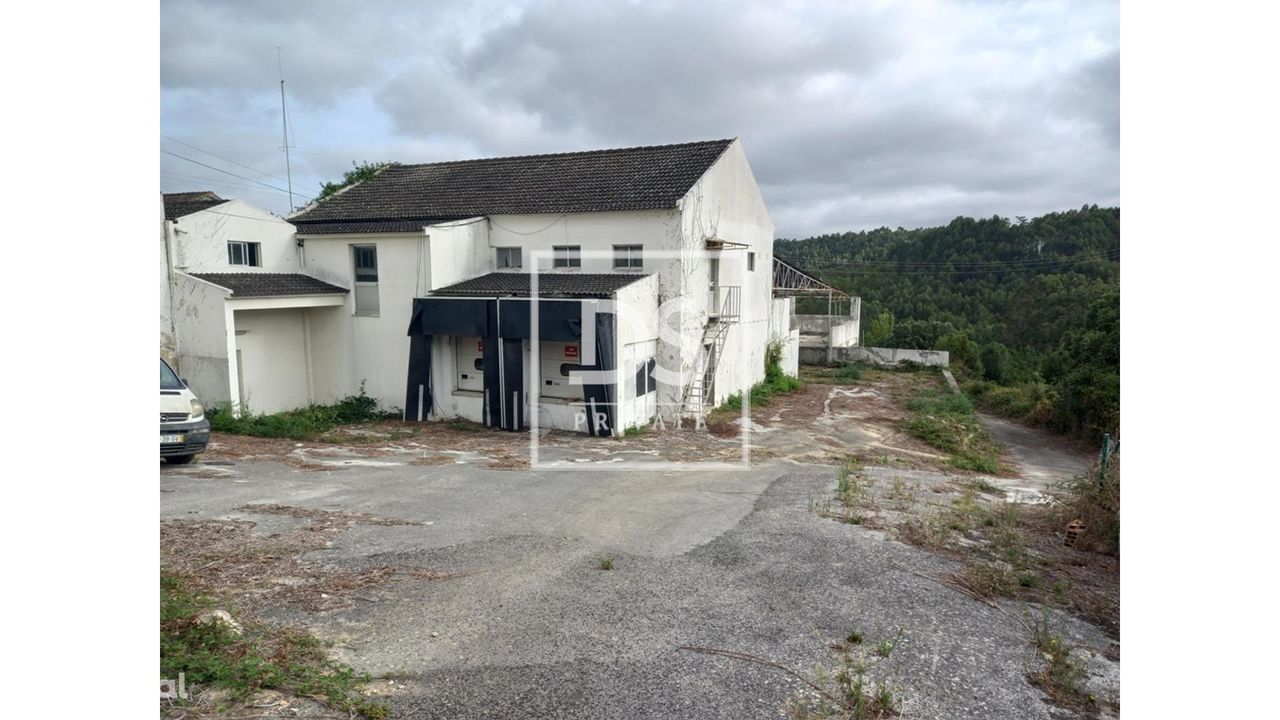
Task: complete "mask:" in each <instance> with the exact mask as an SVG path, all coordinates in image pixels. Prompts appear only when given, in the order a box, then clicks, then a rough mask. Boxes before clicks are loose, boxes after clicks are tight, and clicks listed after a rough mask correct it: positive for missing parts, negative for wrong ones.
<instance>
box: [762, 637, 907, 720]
mask: <svg viewBox="0 0 1280 720" xmlns="http://www.w3.org/2000/svg"><path fill="white" fill-rule="evenodd" d="M902 636H903V632H902V631H901V630H899V631H898V633H897V634H896V635H895V636H894V637H892V638H881V639H880V640H878V641H877V642H875V643H874V645H873V646H871V647H870V648H868V647H867V645H866V643H865V638H864V636H863V635H862V633H860V632H857V631H854V632H851V633H849V635H848V636H847V637H846V638H845V640H844V641H842V642H841V641H836V642H832V643H830V644H829V645H828V650H827V651H828V655H829V660H828V662H827V663H825V664H819V665H818V666H817V668H816V669H815V671H814V675H815V677H816V680H815V681H814V682H813V683H811V684H810V690H801V691H797V692H796V693H794V694H792V696H791V697H789V698H787V701H786V704H785V706H784V709H785V711H786V714H787V717H788V718H790V720H824V719H827V718H841V719H843V720H864V719H865V718H882V717H889V716H892V715H896V714H897V713H898V707H899V700H898V697H897V694H896V693H895V691H894V687H893V684H892V673H891V672H889V671H888V670H885V669H881V668H880V666H881V665H882V664H883V663H885V662H887V661H888V660H889V658H890V656H891V655H892V653H893V650H894V648H895V647H897V645H898V643H899V642H900V640H901V638H902Z"/></svg>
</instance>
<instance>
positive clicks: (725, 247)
mask: <svg viewBox="0 0 1280 720" xmlns="http://www.w3.org/2000/svg"><path fill="white" fill-rule="evenodd" d="M215 211H221V212H222V213H223V215H224V216H226V215H240V214H244V215H253V214H254V213H251V212H249V211H248V210H247V209H243V208H239V209H236V210H235V211H234V212H232V211H231V210H230V209H226V208H225V206H223V205H216V206H213V207H210V208H206V209H203V210H198V211H196V212H195V213H192V214H188V215H183V216H180V217H177V218H174V219H172V220H167V221H166V238H167V239H166V243H167V245H166V247H168V246H169V245H172V244H176V245H179V246H180V245H182V244H183V243H189V242H192V241H193V240H192V237H193V236H194V235H195V234H196V232H195V230H194V228H195V227H196V226H197V225H200V226H203V225H204V224H205V223H207V222H208V221H209V220H210V219H211V218H203V217H201V216H202V215H204V214H208V213H212V212H215ZM257 214H261V215H265V213H261V211H257ZM231 219H234V218H225V219H224V220H223V229H222V230H220V231H218V232H210V233H204V234H202V235H201V237H208V238H210V239H209V240H208V242H209V243H210V247H209V249H208V250H207V254H208V259H209V262H208V263H205V262H203V260H201V261H200V262H196V261H195V260H194V258H195V257H197V255H198V256H199V257H201V258H203V257H204V254H197V253H195V252H194V251H190V252H189V254H188V256H186V258H185V262H186V264H182V263H178V262H173V261H170V263H169V272H170V274H171V275H175V276H176V277H177V280H176V281H175V282H170V283H169V285H170V286H171V287H172V288H173V292H174V294H175V297H178V296H181V299H179V300H175V301H173V304H174V307H175V308H179V310H178V311H176V312H172V313H170V314H171V317H172V318H173V323H174V325H175V326H182V325H184V324H188V323H189V322H191V320H190V318H191V317H192V315H193V313H192V312H191V309H195V308H197V307H198V309H199V314H200V317H201V320H200V321H199V323H197V324H200V325H201V326H202V329H201V330H200V332H198V333H195V334H196V335H200V336H201V338H200V344H201V347H202V348H203V347H204V346H205V345H213V344H216V343H215V342H214V341H215V339H216V337H215V336H216V335H217V334H218V333H219V332H222V333H223V348H224V349H223V350H222V351H221V352H220V353H216V352H215V353H209V354H208V356H210V357H212V358H214V359H215V360H217V361H218V362H220V363H221V365H220V366H219V368H218V369H219V370H221V368H223V367H225V370H221V373H222V374H221V375H219V374H218V372H217V371H214V370H211V369H210V370H209V371H208V372H206V368H205V367H204V365H203V364H202V363H203V360H201V359H197V360H195V361H194V365H195V366H200V368H201V369H200V370H198V371H197V370H193V369H190V368H191V367H192V363H188V362H187V359H188V358H204V357H205V355H204V354H200V353H196V354H194V355H193V354H192V353H186V352H185V351H184V349H183V345H184V343H183V332H182V331H181V330H179V331H178V332H177V333H176V334H177V336H178V340H179V342H178V343H177V345H178V349H177V357H178V363H179V365H180V372H181V373H183V374H184V375H186V376H187V377H188V378H189V379H191V380H192V384H193V386H194V387H195V388H196V389H197V392H200V393H201V394H203V395H207V396H208V397H209V398H211V399H213V400H215V401H216V400H218V399H223V398H225V399H226V400H228V401H229V402H231V403H232V404H237V403H244V404H246V405H247V406H248V407H249V408H250V409H251V410H252V411H254V412H267V411H272V410H274V409H280V408H283V407H285V406H297V405H300V404H306V403H307V402H328V401H331V400H334V399H337V398H340V397H342V396H345V395H349V394H353V393H356V392H359V391H360V390H361V389H363V390H364V391H365V392H367V393H368V394H369V395H370V396H372V397H374V398H376V399H377V400H379V401H380V402H381V403H383V404H384V405H386V406H389V407H400V408H403V410H404V414H405V418H406V419H407V420H424V421H425V420H433V419H443V418H458V417H461V418H465V419H470V420H474V421H477V422H483V423H485V424H487V425H491V426H498V427H503V428H507V429H522V428H525V427H528V426H529V425H530V423H531V420H534V419H535V418H536V421H537V423H538V425H539V426H540V427H544V428H545V427H555V428H563V429H569V430H579V431H584V432H591V433H592V434H619V433H621V432H623V431H624V430H625V429H626V428H628V427H632V426H635V425H642V424H645V423H648V422H650V421H651V420H653V418H655V417H657V416H661V417H663V418H664V419H665V420H668V421H674V420H675V419H676V418H678V417H685V418H688V417H698V416H701V415H702V414H703V413H705V412H706V410H708V409H709V408H710V407H713V406H715V405H717V404H720V403H722V402H723V401H724V400H725V399H726V398H727V397H728V396H729V395H731V394H734V393H738V392H743V391H744V390H746V389H748V388H749V387H750V386H751V385H752V384H754V383H756V382H759V381H760V380H761V379H763V377H764V366H765V353H766V350H767V348H768V347H769V345H770V344H771V343H774V344H777V345H778V346H779V347H781V348H782V364H783V367H784V369H785V370H786V371H787V372H790V373H795V372H796V370H797V362H798V352H799V341H800V333H799V329H798V327H796V326H795V319H794V298H792V297H775V292H774V290H775V288H774V277H775V275H776V274H777V273H776V272H775V266H774V260H773V224H772V222H771V220H770V219H769V214H768V210H767V208H766V207H765V204H764V200H763V198H762V197H761V194H760V190H759V188H758V186H757V185H756V182H755V178H754V176H753V175H752V173H751V168H750V166H749V164H748V162H747V158H746V155H745V153H744V152H743V149H742V145H741V143H740V142H739V141H737V140H717V141H709V142H697V143H686V144H679V145H665V146H655V147H638V148H624V149H614V150H597V151H589V152H575V153H561V154H553V155H535V156H522V157H510V158H493V159H482V160H468V161H459V162H444V163H431V164H418V165H400V164H395V165H390V166H388V167H387V168H386V169H384V170H383V171H382V172H381V173H379V174H378V175H376V176H375V177H373V178H371V179H369V180H366V181H364V182H362V183H359V184H357V185H354V186H352V187H349V188H347V189H346V190H344V191H342V192H340V193H339V194H337V195H335V196H333V197H330V198H328V199H326V200H325V201H323V202H320V203H317V204H315V205H313V206H311V207H309V208H307V209H304V210H303V211H301V212H299V213H297V214H295V215H294V216H292V217H290V218H289V222H290V223H292V226H293V227H292V228H290V232H285V231H284V230H283V229H281V230H280V232H279V236H278V237H277V235H276V230H275V229H274V228H273V225H272V224H271V223H260V224H261V225H264V226H265V227H263V228H259V231H260V233H261V234H262V236H263V237H262V238H261V239H259V240H254V242H261V243H262V244H263V246H262V248H261V250H260V251H259V254H258V258H259V259H260V262H261V264H260V266H256V267H252V268H244V267H240V266H233V265H231V264H230V263H231V262H232V261H234V260H235V259H236V256H235V255H233V254H232V253H233V251H231V250H230V249H229V247H230V246H228V245H225V243H231V242H237V241H238V240H239V239H247V237H248V236H247V235H246V236H243V237H242V235H241V234H240V233H242V232H249V231H248V230H247V229H244V228H242V227H241V226H237V225H233V224H230V223H229V222H228V221H229V220H231ZM245 222H252V221H249V220H245ZM279 224H280V225H282V226H285V227H288V224H287V223H284V222H283V221H280V223H279ZM188 227H190V228H192V229H191V230H188ZM268 228H272V229H268ZM184 231H186V232H189V233H190V234H188V235H184V234H183V233H184ZM268 235H269V236H270V238H271V239H270V240H268V239H267V237H266V236H268ZM219 242H221V243H224V245H223V246H222V248H221V253H222V254H221V255H220V256H219V258H217V259H215V258H214V257H213V250H214V249H215V246H217V245H218V243H219ZM202 253H203V251H202ZM218 260H220V262H218ZM255 273H257V274H258V276H257V277H254V276H253V275H254V274H255ZM231 275H236V276H237V277H235V278H232V277H230V276H231ZM534 286H536V288H537V293H536V298H535V297H532V295H533V288H534ZM824 287H825V286H824ZM780 294H782V295H786V294H789V293H785V292H784V293H780ZM162 300H163V298H162ZM219 303H221V305H220V307H217V308H215V307H214V306H215V305H218V304H219ZM534 306H536V307H537V308H538V312H537V313H536V314H534V313H532V308H533V307H534ZM183 309H185V311H184V310H183ZM218 310H220V311H221V313H222V315H221V317H222V320H221V321H220V322H218V321H214V322H206V321H207V320H208V318H209V317H210V316H212V315H215V314H216V312H217V311H218ZM163 322H164V320H163V318H162V327H163ZM255 335H256V336H257V337H256V338H255V337H254V336H255ZM206 336H207V337H206ZM162 337H163V332H162ZM535 339H537V340H539V342H536V343H535V342H534V340H535ZM255 341H257V342H259V344H258V345H257V346H256V347H261V348H263V349H264V350H263V352H264V353H265V355H262V356H260V355H259V354H258V353H257V351H256V350H253V348H254V347H255V345H254V343H255ZM162 344H163V343H162ZM247 351H248V352H247ZM262 359H268V360H270V363H269V364H271V365H272V369H271V370H266V369H262V368H259V367H258V363H259V362H260V360H262ZM263 373H267V374H269V375H270V377H268V376H267V375H265V374H263ZM206 375H208V376H209V377H210V382H212V383H214V384H216V385H218V386H219V388H218V389H219V390H221V388H222V387H225V388H226V390H225V391H222V392H212V391H210V390H206V389H205V388H203V387H200V383H201V382H204V377H205V376H206ZM286 375H287V377H286ZM197 376H199V377H197ZM534 413H536V416H535V415H534Z"/></svg>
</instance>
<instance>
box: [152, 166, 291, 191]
mask: <svg viewBox="0 0 1280 720" xmlns="http://www.w3.org/2000/svg"><path fill="white" fill-rule="evenodd" d="M160 177H162V178H169V179H171V180H179V181H182V182H186V183H201V184H204V185H211V186H215V187H219V188H230V189H232V190H233V191H235V192H252V193H262V194H264V195H268V194H269V195H271V196H272V197H274V196H275V191H274V190H267V189H266V188H263V187H259V186H257V185H250V184H249V183H245V182H240V181H238V180H231V179H223V178H215V177H202V176H200V175H185V174H182V173H173V172H162V173H160Z"/></svg>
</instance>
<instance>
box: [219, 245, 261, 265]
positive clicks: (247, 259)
mask: <svg viewBox="0 0 1280 720" xmlns="http://www.w3.org/2000/svg"><path fill="white" fill-rule="evenodd" d="M227 263H229V264H231V265H245V266H248V267H262V243H256V242H243V241H240V240H232V241H230V242H228V243H227Z"/></svg>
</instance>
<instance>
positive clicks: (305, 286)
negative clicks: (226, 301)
mask: <svg viewBox="0 0 1280 720" xmlns="http://www.w3.org/2000/svg"><path fill="white" fill-rule="evenodd" d="M191 276H192V277H197V278H200V279H201V280H204V281H206V282H211V283H213V284H214V285H220V286H222V287H224V288H227V289H228V290H230V291H231V295H232V297H236V298H246V297H286V296H290V295H332V294H336V293H345V292H347V289H346V288H341V287H338V286H337V285H330V284H329V283H327V282H324V281H323V280H317V279H316V278H313V277H311V276H310V275H303V274H301V273H191Z"/></svg>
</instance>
